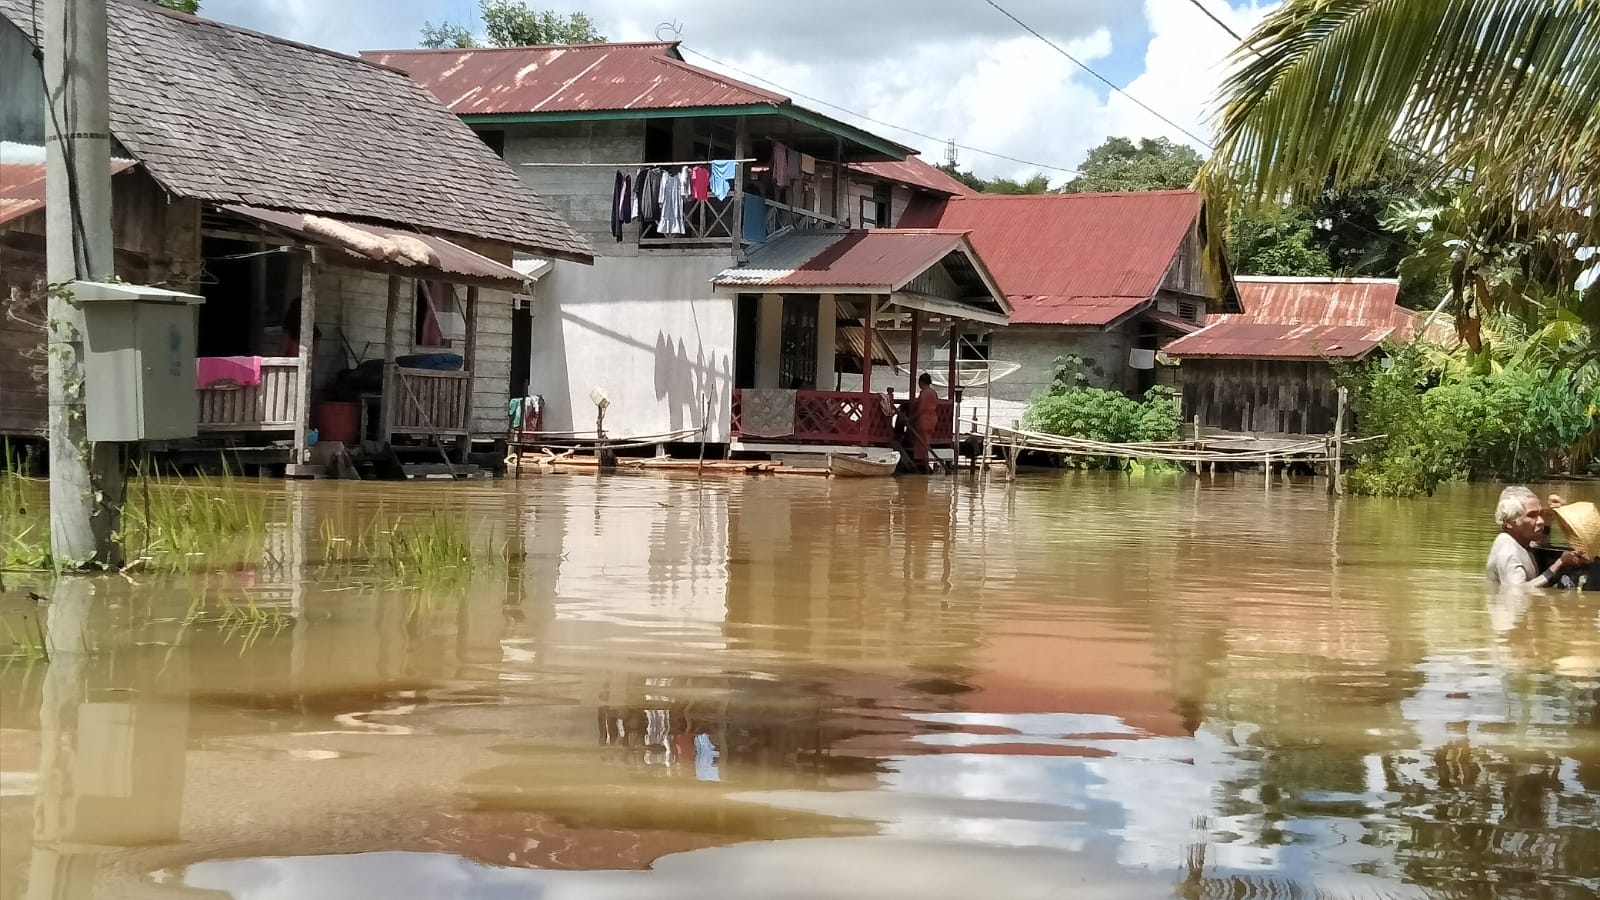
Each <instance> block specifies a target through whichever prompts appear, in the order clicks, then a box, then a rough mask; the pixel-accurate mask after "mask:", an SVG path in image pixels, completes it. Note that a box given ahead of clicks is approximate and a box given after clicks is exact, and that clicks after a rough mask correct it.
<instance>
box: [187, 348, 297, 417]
mask: <svg viewBox="0 0 1600 900" xmlns="http://www.w3.org/2000/svg"><path fill="white" fill-rule="evenodd" d="M299 390H300V360H299V359H297V358H296V357H293V356H267V357H263V358H262V359H261V383H260V384H256V385H251V386H250V387H210V388H200V390H199V393H200V421H199V430H200V431H201V432H202V433H204V432H226V431H293V430H294V427H295V422H296V420H297V418H298V415H297V410H296V408H295V406H296V404H295V398H296V396H297V395H298V393H299Z"/></svg>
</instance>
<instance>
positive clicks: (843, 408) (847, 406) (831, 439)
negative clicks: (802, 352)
mask: <svg viewBox="0 0 1600 900" xmlns="http://www.w3.org/2000/svg"><path fill="white" fill-rule="evenodd" d="M904 403H905V401H901V403H900V405H901V406H902V408H903V407H904ZM732 416H733V419H732V423H731V424H732V434H733V437H734V438H735V439H738V440H743V441H781V442H787V443H800V444H851V445H862V446H873V447H886V446H889V445H890V444H892V443H893V442H894V424H893V422H892V421H891V420H890V418H889V416H888V414H887V413H885V412H884V410H883V395H881V394H864V393H861V392H859V391H797V392H796V393H795V399H794V425H793V430H792V431H791V432H790V433H789V434H786V435H773V434H763V435H760V436H757V435H747V434H745V433H744V392H743V391H741V390H735V391H734V392H733V412H732ZM954 417H955V407H954V404H952V403H951V402H950V401H948V400H944V401H941V402H940V403H939V417H938V420H937V422H936V424H935V425H934V435H933V442H934V445H935V446H938V447H945V446H949V444H950V440H951V433H952V432H951V429H952V426H953V423H954V420H955V418H954Z"/></svg>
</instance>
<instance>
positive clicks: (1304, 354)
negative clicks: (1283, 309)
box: [1165, 316, 1394, 359]
mask: <svg viewBox="0 0 1600 900" xmlns="http://www.w3.org/2000/svg"><path fill="white" fill-rule="evenodd" d="M1219 318H1222V319H1224V321H1220V322H1215V323H1212V324H1210V325H1207V326H1206V327H1204V328H1202V329H1200V330H1199V331H1197V332H1195V333H1194V334H1191V335H1189V336H1187V337H1181V338H1178V339H1177V340H1176V341H1173V342H1172V343H1170V344H1168V345H1167V346H1166V351H1165V352H1166V353H1167V355H1168V356H1176V357H1185V358H1195V357H1242V358H1246V359H1327V358H1333V359H1354V358H1357V357H1361V356H1365V355H1366V354H1368V353H1370V352H1371V351H1372V349H1373V348H1374V347H1377V346H1378V345H1379V344H1381V343H1383V341H1384V340H1385V339H1386V338H1388V337H1389V336H1390V335H1391V334H1393V333H1394V326H1393V325H1315V324H1312V325H1304V324H1302V325H1295V324H1289V323H1282V322H1250V321H1233V319H1234V317H1232V316H1223V317H1219Z"/></svg>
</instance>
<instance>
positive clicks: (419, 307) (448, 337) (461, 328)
mask: <svg viewBox="0 0 1600 900" xmlns="http://www.w3.org/2000/svg"><path fill="white" fill-rule="evenodd" d="M416 285H417V295H416V301H415V303H414V304H413V312H412V318H411V344H412V346H414V347H448V346H450V342H451V341H459V340H462V339H463V338H465V337H466V336H467V320H466V317H465V316H463V315H462V314H461V306H460V304H459V303H458V302H457V299H456V286H455V285H453V284H451V283H450V282H448V281H423V280H422V279H420V278H419V279H417V282H416Z"/></svg>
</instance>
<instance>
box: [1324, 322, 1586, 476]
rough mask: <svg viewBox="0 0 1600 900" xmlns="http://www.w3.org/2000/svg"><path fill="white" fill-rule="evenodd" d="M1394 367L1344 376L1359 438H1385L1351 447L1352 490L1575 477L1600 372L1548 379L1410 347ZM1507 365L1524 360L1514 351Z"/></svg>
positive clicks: (1539, 371) (1485, 357) (1540, 373)
mask: <svg viewBox="0 0 1600 900" xmlns="http://www.w3.org/2000/svg"><path fill="white" fill-rule="evenodd" d="M1392 349H1393V353H1394V356H1393V364H1392V366H1391V367H1389V368H1387V369H1386V368H1384V367H1383V366H1382V365H1380V364H1377V363H1365V364H1362V365H1360V366H1357V367H1354V368H1351V369H1348V370H1346V371H1345V372H1343V373H1342V374H1341V382H1342V383H1343V384H1345V385H1346V386H1347V387H1349V388H1350V389H1351V409H1352V411H1353V412H1354V413H1355V417H1356V418H1355V421H1356V433H1357V436H1359V437H1373V436H1378V435H1383V436H1384V437H1383V438H1382V440H1380V441H1375V442H1374V443H1372V444H1369V445H1365V446H1363V447H1362V449H1360V450H1359V451H1358V454H1357V459H1358V462H1357V465H1356V467H1355V469H1354V471H1352V472H1351V473H1350V477H1349V485H1350V488H1351V490H1353V491H1354V492H1356V493H1360V494H1372V495H1378V496H1415V495H1418V494H1432V493H1433V492H1434V491H1435V490H1436V489H1437V488H1438V487H1439V485H1440V484H1442V483H1444V482H1447V481H1455V480H1460V479H1468V478H1491V477H1493V478H1503V479H1509V480H1516V481H1526V480H1532V479H1537V478H1541V477H1544V476H1547V475H1550V474H1552V473H1582V472H1584V471H1585V469H1587V468H1589V467H1591V466H1593V465H1594V463H1595V460H1594V457H1593V455H1592V453H1591V452H1590V451H1588V450H1585V449H1584V448H1585V447H1586V446H1587V445H1588V441H1589V440H1590V435H1591V433H1592V431H1593V430H1594V429H1595V428H1596V427H1597V424H1596V423H1597V422H1600V371H1597V370H1596V368H1595V367H1594V366H1593V365H1590V366H1587V367H1584V368H1582V369H1579V370H1576V371H1574V372H1571V373H1563V374H1560V375H1553V374H1552V373H1551V372H1550V371H1549V370H1548V369H1545V368H1541V367H1536V366H1532V365H1527V364H1523V363H1520V362H1519V363H1518V364H1516V365H1510V366H1507V365H1500V364H1497V363H1495V362H1494V360H1493V357H1492V356H1491V355H1489V354H1488V353H1484V354H1470V353H1464V354H1463V355H1462V357H1461V358H1459V359H1447V360H1444V361H1442V364H1441V360H1439V359H1438V358H1437V357H1436V356H1430V355H1429V354H1427V353H1425V352H1424V351H1422V350H1419V349H1416V348H1412V347H1396V348H1392ZM1511 358H1512V359H1513V360H1518V359H1523V360H1525V359H1530V358H1531V357H1525V356H1521V355H1520V354H1516V355H1513V356H1512V357H1511Z"/></svg>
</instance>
